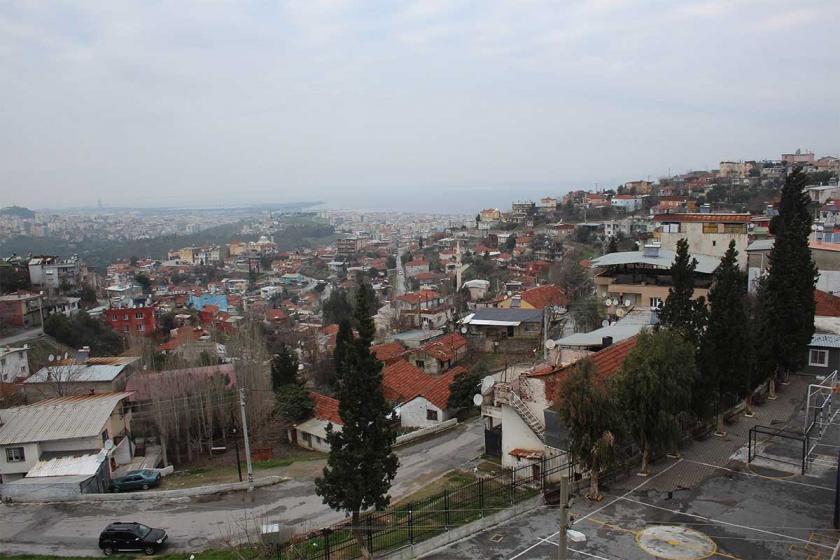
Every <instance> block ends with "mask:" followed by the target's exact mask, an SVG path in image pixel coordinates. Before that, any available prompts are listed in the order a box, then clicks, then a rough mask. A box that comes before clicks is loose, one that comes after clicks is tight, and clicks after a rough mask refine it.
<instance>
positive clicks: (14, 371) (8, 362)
mask: <svg viewBox="0 0 840 560" xmlns="http://www.w3.org/2000/svg"><path fill="white" fill-rule="evenodd" d="M27 377H29V345H27V344H24V345H23V347H22V348H11V347H8V346H7V347H5V348H0V383H14V382H15V381H17V380H21V379H26V378H27Z"/></svg>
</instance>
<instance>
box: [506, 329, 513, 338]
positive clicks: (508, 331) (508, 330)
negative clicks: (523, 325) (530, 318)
mask: <svg viewBox="0 0 840 560" xmlns="http://www.w3.org/2000/svg"><path fill="white" fill-rule="evenodd" d="M507 335H508V336H513V327H508V328H507Z"/></svg>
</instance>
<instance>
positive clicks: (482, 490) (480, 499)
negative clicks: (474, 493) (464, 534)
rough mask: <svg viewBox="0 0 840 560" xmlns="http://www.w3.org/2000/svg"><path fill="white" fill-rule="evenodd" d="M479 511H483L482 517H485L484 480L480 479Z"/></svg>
mask: <svg viewBox="0 0 840 560" xmlns="http://www.w3.org/2000/svg"><path fill="white" fill-rule="evenodd" d="M478 509H480V510H481V517H484V479H483V478H479V479H478Z"/></svg>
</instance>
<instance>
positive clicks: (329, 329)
mask: <svg viewBox="0 0 840 560" xmlns="http://www.w3.org/2000/svg"><path fill="white" fill-rule="evenodd" d="M321 333H322V334H325V335H333V334H338V323H332V324H331V325H327V326H326V327H321Z"/></svg>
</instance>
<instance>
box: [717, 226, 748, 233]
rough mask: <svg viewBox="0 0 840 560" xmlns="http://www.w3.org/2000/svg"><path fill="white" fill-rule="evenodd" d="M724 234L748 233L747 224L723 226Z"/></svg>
mask: <svg viewBox="0 0 840 560" xmlns="http://www.w3.org/2000/svg"><path fill="white" fill-rule="evenodd" d="M723 233H747V224H723Z"/></svg>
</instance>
